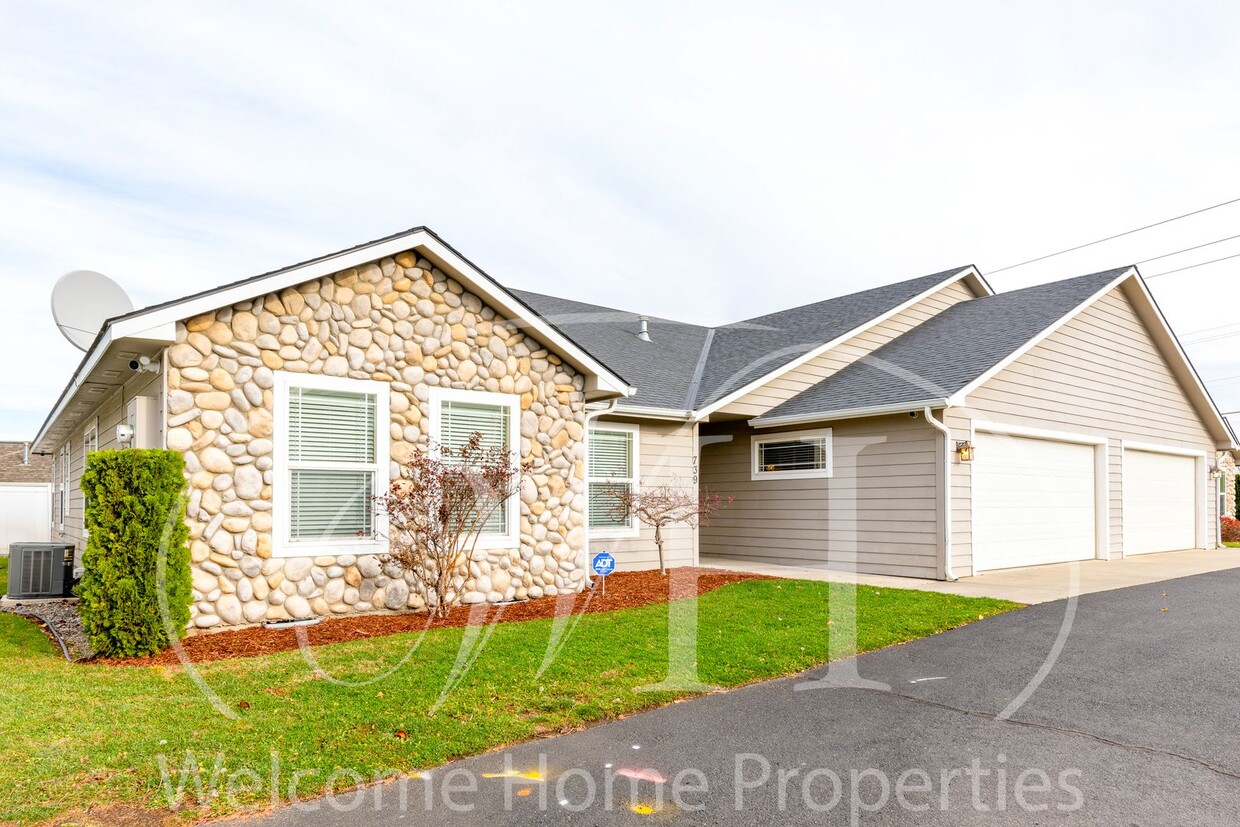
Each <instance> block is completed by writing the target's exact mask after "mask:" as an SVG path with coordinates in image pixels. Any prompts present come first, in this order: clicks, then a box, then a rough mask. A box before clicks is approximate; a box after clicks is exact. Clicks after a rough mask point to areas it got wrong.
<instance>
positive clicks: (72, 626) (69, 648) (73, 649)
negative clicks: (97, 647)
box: [0, 599, 95, 663]
mask: <svg viewBox="0 0 1240 827" xmlns="http://www.w3.org/2000/svg"><path fill="white" fill-rule="evenodd" d="M0 611H5V612H8V613H10V614H15V615H21V616H23V617H29V618H31V619H32V620H36V621H38V622H39V624H40V627H41V628H42V629H43V631H44V632H45V633H46V634H47V636H48V637H50V638H51V639H52V640H54V641H56V643H57V644H58V645H59V646H60V651H61V652H62V653H63V654H64V656H65V660H67V661H69V662H70V663H73V662H75V661H80V660H87V659H89V658H92V657H94V655H95V652H94V650H93V649H92V648H91V646H90V642H89V641H88V640H87V639H86V632H85V630H84V629H83V628H82V618H81V616H80V615H79V614H78V611H77V600H76V599H65V600H33V601H32V600H17V601H11V602H10V601H5V605H4V606H0Z"/></svg>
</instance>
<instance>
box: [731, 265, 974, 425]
mask: <svg viewBox="0 0 1240 827" xmlns="http://www.w3.org/2000/svg"><path fill="white" fill-rule="evenodd" d="M973 298H976V296H975V295H974V294H973V291H972V290H970V289H969V287H968V285H966V284H965V283H964V282H963V281H957V282H953V283H952V284H949V285H947V286H946V287H944V288H943V289H941V290H939V291H938V292H937V293H934V294H933V295H930V296H927V297H926V298H924V299H922V300H921V301H919V302H917V303H916V304H914V305H912V306H910V307H908V308H905V309H904V310H902V311H900V312H899V313H897V314H896V315H894V316H892V317H891V318H890V319H887V320H886V321H884V322H880V323H879V324H876V325H875V326H874V327H872V328H870V329H869V330H866V331H865V332H864V333H860V334H858V335H856V336H854V337H853V338H851V339H849V340H848V341H846V342H843V343H841V344H840V345H839V346H837V347H833V348H831V350H829V351H827V352H826V353H823V354H821V355H819V356H816V357H814V358H813V359H810V360H809V361H808V362H806V363H805V364H803V365H800V366H799V367H796V368H794V369H792V370H790V371H788V372H787V373H785V374H783V375H781V376H779V377H777V378H775V379H772V380H771V381H770V382H767V383H766V384H765V385H763V386H762V387H760V388H757V389H755V390H753V391H751V392H750V393H748V394H746V395H745V396H743V397H741V398H740V399H738V400H736V401H735V402H732V403H731V404H729V405H727V406H726V407H724V408H722V409H721V410H720V412H719V413H720V414H733V415H742V416H746V417H753V416H758V415H760V414H764V413H766V412H767V411H769V410H770V409H771V408H774V407H775V406H776V405H779V404H782V403H784V402H787V401H788V400H789V399H791V398H792V397H794V396H796V395H797V394H798V393H800V392H801V391H804V390H807V389H808V388H811V387H813V386H814V385H816V384H818V383H819V382H821V381H822V380H823V379H826V378H827V377H828V376H831V375H832V374H833V373H835V372H837V371H839V370H841V369H842V368H845V367H847V366H848V365H850V364H852V363H853V362H855V361H857V360H858V359H860V358H861V357H863V356H866V355H867V354H870V353H873V352H874V351H875V350H877V349H878V348H880V347H882V346H883V345H885V344H887V343H888V342H890V341H891V340H892V339H894V338H896V337H897V336H899V335H901V334H903V333H907V332H908V331H909V330H912V329H913V328H914V327H916V326H917V325H919V324H921V323H922V322H924V321H926V320H927V319H929V318H930V317H932V316H935V315H937V314H939V313H941V312H943V311H944V310H946V309H947V308H949V307H951V306H952V305H954V304H957V303H959V302H962V301H968V300H969V299H973Z"/></svg>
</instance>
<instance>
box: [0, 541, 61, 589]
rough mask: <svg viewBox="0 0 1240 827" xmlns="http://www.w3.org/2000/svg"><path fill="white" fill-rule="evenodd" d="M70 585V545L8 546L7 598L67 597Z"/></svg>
mask: <svg viewBox="0 0 1240 827" xmlns="http://www.w3.org/2000/svg"><path fill="white" fill-rule="evenodd" d="M73 585H74V584H73V546H72V545H71V544H68V543H14V544H13V545H11V546H9V594H8V596H9V597H10V598H13V599H15V600H34V599H38V598H45V597H69V596H70V595H72V593H73V592H72V589H73Z"/></svg>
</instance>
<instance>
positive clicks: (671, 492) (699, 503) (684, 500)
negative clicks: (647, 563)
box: [611, 480, 734, 574]
mask: <svg viewBox="0 0 1240 827" xmlns="http://www.w3.org/2000/svg"><path fill="white" fill-rule="evenodd" d="M611 496H612V497H614V498H615V500H616V512H617V513H618V514H620V515H622V516H626V517H627V516H629V515H631V516H633V517H635V518H637V519H638V520H639V521H641V522H642V523H644V524H646V525H648V526H651V527H653V528H654V544H655V547H656V548H658V550H659V571H660V572H662V573H663V574H666V573H667V566H666V564H665V563H664V559H663V529H664V527H665V526H670V525H675V524H677V523H683V524H685V525H688V526H698V525H708V524H709V523H710V518H711V516H713V515H714V514H715V512H717V511H718V510H719V509H721V508H724V507H725V506H729V505H731V504H732V502H733V500H734V498H733V497H732V496H731V495H730V494H728V495H723V494H714V493H711V492H709V491H698V490H696V489H691V488H685V487H683V486H681V485H680V484H678V483H677V481H675V480H672V481H671V482H670V483H667V484H664V485H649V486H646V485H643V486H641V487H640V488H639V489H638V490H637V491H634V490H632V489H627V490H619V491H613V492H611Z"/></svg>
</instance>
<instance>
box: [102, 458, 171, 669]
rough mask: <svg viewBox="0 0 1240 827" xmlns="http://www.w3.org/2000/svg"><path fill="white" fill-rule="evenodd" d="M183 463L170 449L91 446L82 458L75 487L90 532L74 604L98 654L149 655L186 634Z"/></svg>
mask: <svg viewBox="0 0 1240 827" xmlns="http://www.w3.org/2000/svg"><path fill="white" fill-rule="evenodd" d="M184 468H185V462H184V460H183V459H182V458H181V455H180V454H178V453H177V452H175V451H163V450H136V449H128V450H124V451H96V452H94V453H92V454H91V455H90V456H89V457H87V459H86V470H85V471H84V472H83V473H82V493H83V494H84V495H85V496H86V503H87V505H86V529H87V530H88V531H89V533H90V536H89V539H88V540H87V542H86V551H85V553H84V554H83V556H82V564H83V568H84V569H85V571H84V572H83V574H82V582H81V585H80V586H79V587H78V594H79V596H80V597H81V602H80V604H79V607H78V608H79V611H80V612H81V615H82V623H83V625H84V626H85V628H86V635H87V637H88V638H89V639H90V643H91V646H93V647H94V649H95V651H96V652H98V653H99V654H100V655H105V656H115V657H132V656H134V655H150V654H154V653H155V652H158V651H160V650H161V649H164V648H166V647H167V646H168V645H169V644H170V643H171V642H172V640H173V639H179V638H180V637H182V636H183V635H184V634H185V627H186V625H187V624H188V623H189V607H190V600H191V592H190V589H191V583H192V581H191V579H190V570H189V549H188V547H187V541H188V538H189V530H188V528H186V525H185V498H184V497H183V496H182V491H183V490H184V488H185V475H184ZM165 550H166V554H167V556H166V562H165V565H164V570H163V572H162V575H163V576H162V578H161V576H160V575H161V572H160V564H159V558H160V555H161V554H163V553H164V552H165ZM161 580H162V582H161ZM161 595H166V596H167V614H166V616H165V613H164V612H163V611H161V609H160V599H161Z"/></svg>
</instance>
